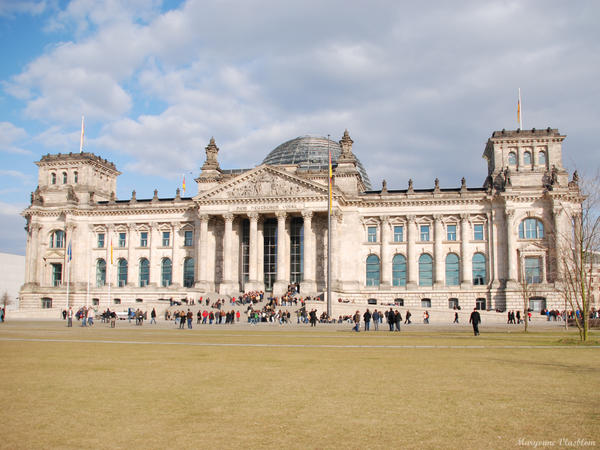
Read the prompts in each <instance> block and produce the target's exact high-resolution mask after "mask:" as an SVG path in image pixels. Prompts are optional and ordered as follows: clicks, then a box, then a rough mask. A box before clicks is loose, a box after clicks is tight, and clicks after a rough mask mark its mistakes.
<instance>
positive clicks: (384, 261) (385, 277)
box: [380, 216, 392, 289]
mask: <svg viewBox="0 0 600 450" xmlns="http://www.w3.org/2000/svg"><path fill="white" fill-rule="evenodd" d="M390 240H391V239H390V219H389V217H387V216H383V217H381V265H380V267H381V285H380V288H382V289H389V288H390V287H391V286H392V260H391V257H390Z"/></svg>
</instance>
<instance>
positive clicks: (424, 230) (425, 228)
mask: <svg viewBox="0 0 600 450" xmlns="http://www.w3.org/2000/svg"><path fill="white" fill-rule="evenodd" d="M421 241H424V242H426V241H429V225H421Z"/></svg>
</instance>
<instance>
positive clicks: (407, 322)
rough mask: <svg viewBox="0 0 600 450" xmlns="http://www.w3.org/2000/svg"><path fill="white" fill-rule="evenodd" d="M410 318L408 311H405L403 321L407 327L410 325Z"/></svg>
mask: <svg viewBox="0 0 600 450" xmlns="http://www.w3.org/2000/svg"><path fill="white" fill-rule="evenodd" d="M410 316H412V314H411V313H410V310H408V309H407V310H406V316H405V318H406V319H405V320H404V325H409V324H410V323H411V321H410Z"/></svg>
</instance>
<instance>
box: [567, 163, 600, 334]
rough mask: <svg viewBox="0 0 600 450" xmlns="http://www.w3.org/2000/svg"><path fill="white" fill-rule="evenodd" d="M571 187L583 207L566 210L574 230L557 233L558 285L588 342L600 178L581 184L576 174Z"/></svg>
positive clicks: (598, 250)
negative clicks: (576, 190)
mask: <svg viewBox="0 0 600 450" xmlns="http://www.w3.org/2000/svg"><path fill="white" fill-rule="evenodd" d="M570 185H571V186H572V187H577V188H578V194H579V206H580V207H579V208H577V209H571V208H566V207H565V208H563V210H562V213H564V214H566V215H567V217H568V220H569V224H570V226H571V227H570V229H569V230H568V231H563V232H559V231H558V230H557V233H556V235H557V236H556V238H557V239H559V245H558V246H557V247H558V248H559V249H560V251H559V254H558V255H557V264H560V265H561V266H562V267H561V270H560V271H559V273H560V279H559V280H558V285H559V286H560V290H561V292H562V295H563V296H564V298H565V301H566V303H567V305H568V306H570V308H571V310H572V311H574V312H575V324H576V325H577V328H578V330H579V336H580V339H581V340H582V341H586V340H587V338H588V329H589V315H590V306H591V303H592V301H593V293H592V292H593V285H594V276H595V271H597V269H598V265H599V263H600V176H598V175H596V176H595V177H593V178H590V179H585V180H583V179H582V180H579V178H578V176H577V172H575V174H574V175H573V181H572V182H571V183H570Z"/></svg>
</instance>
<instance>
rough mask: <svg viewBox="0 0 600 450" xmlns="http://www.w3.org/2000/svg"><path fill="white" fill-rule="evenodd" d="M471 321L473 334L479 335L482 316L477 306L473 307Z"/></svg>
mask: <svg viewBox="0 0 600 450" xmlns="http://www.w3.org/2000/svg"><path fill="white" fill-rule="evenodd" d="M469 323H470V324H472V325H473V334H474V335H475V336H479V324H480V323H481V316H480V315H479V311H477V308H474V309H473V312H472V313H471V317H470V318H469Z"/></svg>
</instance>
